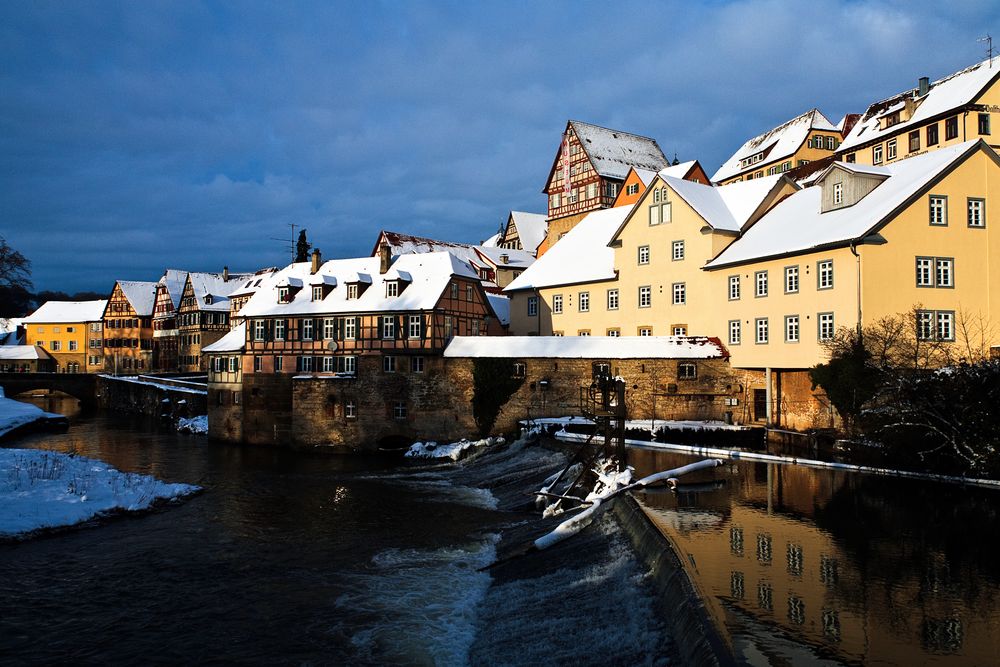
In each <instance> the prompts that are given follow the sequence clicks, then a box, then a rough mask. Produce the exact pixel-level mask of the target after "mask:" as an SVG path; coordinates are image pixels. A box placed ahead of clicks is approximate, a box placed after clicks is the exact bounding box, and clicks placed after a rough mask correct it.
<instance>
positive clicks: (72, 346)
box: [69, 340, 78, 352]
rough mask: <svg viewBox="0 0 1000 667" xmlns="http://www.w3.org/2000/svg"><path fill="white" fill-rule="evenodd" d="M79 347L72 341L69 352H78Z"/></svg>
mask: <svg viewBox="0 0 1000 667" xmlns="http://www.w3.org/2000/svg"><path fill="white" fill-rule="evenodd" d="M77 346H78V344H77V342H76V341H75V340H71V341H70V342H69V351H70V352H76V350H77Z"/></svg>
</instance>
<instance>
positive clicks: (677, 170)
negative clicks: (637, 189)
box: [636, 160, 698, 185]
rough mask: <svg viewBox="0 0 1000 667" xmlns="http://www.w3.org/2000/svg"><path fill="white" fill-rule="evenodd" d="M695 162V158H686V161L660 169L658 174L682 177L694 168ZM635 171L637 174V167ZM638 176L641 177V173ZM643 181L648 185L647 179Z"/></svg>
mask: <svg viewBox="0 0 1000 667" xmlns="http://www.w3.org/2000/svg"><path fill="white" fill-rule="evenodd" d="M697 163H698V161H697V160H688V161H687V162H681V163H679V164H672V165H670V166H669V167H667V168H665V169H661V170H660V176H673V177H674V178H684V177H685V176H687V174H688V172H689V171H691V170H692V169H693V168H694V166H695V165H696V164H697ZM636 173H637V174H638V173H639V170H638V169H636ZM654 175H655V174H654ZM639 178H642V174H639ZM650 180H652V179H650ZM643 183H645V184H646V185H649V181H646V180H644V181H643Z"/></svg>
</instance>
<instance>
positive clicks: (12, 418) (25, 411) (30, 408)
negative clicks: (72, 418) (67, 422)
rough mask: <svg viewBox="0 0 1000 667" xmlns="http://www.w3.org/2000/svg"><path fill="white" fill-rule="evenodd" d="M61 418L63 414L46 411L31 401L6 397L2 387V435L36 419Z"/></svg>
mask: <svg viewBox="0 0 1000 667" xmlns="http://www.w3.org/2000/svg"><path fill="white" fill-rule="evenodd" d="M59 418H62V415H57V414H54V413H52V412H45V410H42V409H41V408H39V407H37V406H35V405H31V404H30V403H22V402H21V401H15V400H12V399H10V398H4V397H3V390H2V389H0V435H4V434H5V433H8V432H10V431H13V430H14V429H15V428H19V427H21V426H24V425H25V424H30V423H32V422H35V421H41V420H45V419H59Z"/></svg>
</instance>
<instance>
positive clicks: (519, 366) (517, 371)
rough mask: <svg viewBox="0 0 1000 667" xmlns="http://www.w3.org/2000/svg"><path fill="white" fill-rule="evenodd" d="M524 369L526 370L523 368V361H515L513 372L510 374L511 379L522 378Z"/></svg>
mask: <svg viewBox="0 0 1000 667" xmlns="http://www.w3.org/2000/svg"><path fill="white" fill-rule="evenodd" d="M526 369H527V366H525V364H524V362H523V361H515V362H514V372H513V373H512V374H511V377H515V378H523V377H524V376H525V371H526Z"/></svg>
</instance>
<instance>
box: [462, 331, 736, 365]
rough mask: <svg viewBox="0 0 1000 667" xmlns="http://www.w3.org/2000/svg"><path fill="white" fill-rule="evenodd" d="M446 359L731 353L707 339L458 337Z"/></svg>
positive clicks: (669, 356)
mask: <svg viewBox="0 0 1000 667" xmlns="http://www.w3.org/2000/svg"><path fill="white" fill-rule="evenodd" d="M444 356H446V357H458V358H461V357H500V358H518V359H525V358H528V359H531V358H545V359H550V358H551V359H718V358H721V357H728V356H729V353H728V352H727V351H726V348H725V347H724V346H723V345H722V342H721V341H719V339H718V338H708V337H705V336H621V337H610V336H456V337H455V338H453V339H452V340H451V343H449V344H448V347H446V348H445V350H444Z"/></svg>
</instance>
